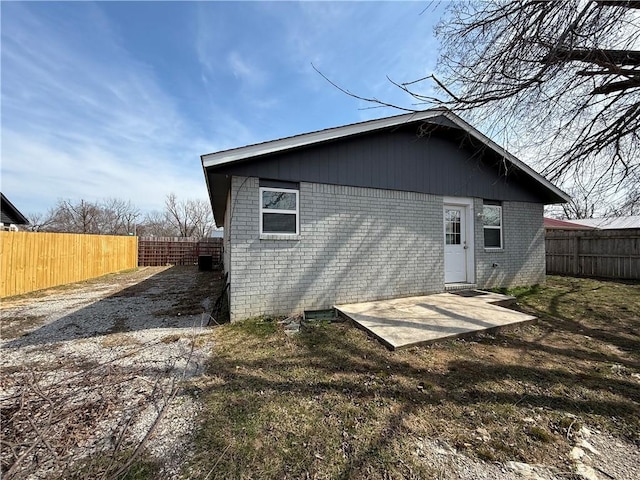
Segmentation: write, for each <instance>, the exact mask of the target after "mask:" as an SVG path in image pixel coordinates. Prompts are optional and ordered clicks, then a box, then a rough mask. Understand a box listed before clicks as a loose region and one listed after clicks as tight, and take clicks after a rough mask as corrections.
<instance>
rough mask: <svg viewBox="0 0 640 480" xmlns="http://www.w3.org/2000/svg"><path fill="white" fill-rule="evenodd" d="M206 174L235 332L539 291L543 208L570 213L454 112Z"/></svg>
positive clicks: (229, 157)
mask: <svg viewBox="0 0 640 480" xmlns="http://www.w3.org/2000/svg"><path fill="white" fill-rule="evenodd" d="M201 160H202V166H203V169H204V173H205V178H206V182H207V187H208V190H209V196H210V200H211V204H212V207H213V212H214V217H215V221H216V224H217V225H218V226H223V227H224V240H223V242H224V269H225V271H226V273H227V274H228V282H229V285H228V288H229V302H230V312H231V320H232V321H234V320H239V319H243V318H247V317H251V316H256V315H262V314H269V315H278V314H281V315H286V314H289V313H292V312H299V311H302V310H310V309H324V308H330V307H332V306H333V305H334V304H341V303H350V302H360V301H370V300H379V299H388V298H396V297H406V296H413V295H422V294H427V293H435V292H442V291H445V290H447V289H457V288H472V287H480V288H489V287H506V286H513V285H528V284H536V283H540V282H543V281H544V277H545V247H544V228H543V222H542V218H543V206H544V205H545V204H553V203H562V202H566V201H568V200H569V197H568V195H567V194H566V193H564V192H562V191H561V190H559V189H558V188H557V187H555V186H554V185H552V184H551V183H550V182H549V181H547V180H546V179H545V178H543V177H542V176H540V175H539V174H537V173H536V172H534V171H533V170H532V169H531V168H529V167H528V166H527V165H525V164H524V163H522V162H521V161H519V160H518V159H517V158H515V157H514V156H513V155H511V154H509V153H508V152H506V151H505V150H503V149H502V148H501V147H499V146H498V145H497V144H495V143H494V142H493V141H491V140H490V139H489V138H487V137H486V136H484V135H483V134H481V133H480V132H479V131H477V130H476V129H475V128H473V127H472V126H471V125H469V124H468V123H466V122H464V121H463V120H462V119H460V118H459V117H458V116H456V115H455V114H453V113H452V112H450V111H449V110H446V109H435V110H427V111H423V112H419V113H410V114H404V115H398V116H393V117H388V118H381V119H377V120H371V121H366V122H361V123H355V124H352V125H346V126H342V127H337V128H330V129H326V130H321V131H317V132H312V133H307V134H303V135H297V136H293V137H288V138H282V139H279V140H274V141H269V142H264V143H259V144H255V145H249V146H246V147H241V148H235V149H231V150H225V151H221V152H216V153H210V154H207V155H203V156H202V157H201Z"/></svg>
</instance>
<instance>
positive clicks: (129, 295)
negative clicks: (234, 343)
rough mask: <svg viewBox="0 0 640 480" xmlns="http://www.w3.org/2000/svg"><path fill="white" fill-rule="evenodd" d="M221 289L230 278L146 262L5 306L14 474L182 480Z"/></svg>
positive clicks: (10, 470)
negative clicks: (197, 381)
mask: <svg viewBox="0 0 640 480" xmlns="http://www.w3.org/2000/svg"><path fill="white" fill-rule="evenodd" d="M219 288H220V273H219V272H199V271H198V270H197V268H196V267H145V268H141V269H138V270H136V271H133V272H127V273H124V274H117V275H109V276H106V277H102V278H100V279H95V280H92V281H89V282H84V283H80V284H74V285H71V286H65V287H58V288H53V289H49V290H46V291H41V292H36V293H33V294H30V295H25V296H21V297H13V298H10V299H5V300H3V301H2V303H1V305H0V313H1V318H2V321H1V325H2V330H1V337H2V339H1V341H0V350H1V357H0V367H1V368H2V376H1V379H0V407H1V408H2V440H3V442H2V474H3V475H2V476H3V478H6V479H9V478H15V479H21V478H33V479H39V478H56V477H65V478H95V477H97V476H98V475H103V474H104V478H111V477H117V476H121V474H122V473H123V469H124V468H130V471H131V470H133V471H136V470H137V471H139V472H140V474H147V475H148V473H149V472H150V471H153V472H154V474H157V475H159V477H162V478H169V477H172V476H176V475H178V466H179V464H180V462H181V459H182V457H183V455H184V454H185V449H186V447H187V445H188V442H189V439H190V438H191V434H192V431H193V428H194V419H195V416H196V414H197V412H198V409H199V406H198V402H197V400H196V398H195V397H194V395H193V394H192V392H188V391H185V388H184V385H185V382H184V380H185V379H187V378H190V377H193V376H195V375H198V374H199V373H201V372H202V369H203V365H204V362H205V360H206V359H207V358H208V355H209V352H210V351H211V348H212V343H211V340H210V337H209V336H208V334H207V332H209V329H207V328H206V325H207V324H208V323H210V315H209V313H210V312H211V309H212V305H213V303H214V302H215V300H216V297H217V295H218V294H219Z"/></svg>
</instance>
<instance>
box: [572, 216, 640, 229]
mask: <svg viewBox="0 0 640 480" xmlns="http://www.w3.org/2000/svg"><path fill="white" fill-rule="evenodd" d="M566 221H567V222H570V223H575V224H577V225H583V226H585V227H592V228H597V229H599V230H618V229H624V228H640V215H632V216H629V217H605V218H585V219H581V220H566Z"/></svg>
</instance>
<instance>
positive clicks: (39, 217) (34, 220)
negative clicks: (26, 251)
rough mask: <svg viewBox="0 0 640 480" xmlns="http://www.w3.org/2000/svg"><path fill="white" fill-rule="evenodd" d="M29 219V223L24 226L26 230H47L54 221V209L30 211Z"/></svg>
mask: <svg viewBox="0 0 640 480" xmlns="http://www.w3.org/2000/svg"><path fill="white" fill-rule="evenodd" d="M27 220H29V225H25V226H24V229H25V230H27V231H29V232H45V231H47V230H48V228H49V226H50V225H51V224H52V222H53V211H52V210H49V211H48V212H47V213H40V212H36V213H30V214H29V215H27Z"/></svg>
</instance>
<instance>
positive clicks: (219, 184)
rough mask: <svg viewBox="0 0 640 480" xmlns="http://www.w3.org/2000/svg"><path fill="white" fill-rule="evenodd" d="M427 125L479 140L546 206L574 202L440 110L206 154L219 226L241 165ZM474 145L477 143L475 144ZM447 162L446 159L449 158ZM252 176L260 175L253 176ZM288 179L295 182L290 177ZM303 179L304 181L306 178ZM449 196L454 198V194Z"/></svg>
mask: <svg viewBox="0 0 640 480" xmlns="http://www.w3.org/2000/svg"><path fill="white" fill-rule="evenodd" d="M424 124H428V125H430V126H432V127H434V128H439V129H441V130H455V131H457V132H462V133H464V134H465V135H466V136H467V137H470V140H471V141H472V143H474V142H473V140H475V141H476V142H478V141H479V142H480V143H481V145H484V146H486V147H488V149H489V150H490V151H492V152H493V155H494V156H495V157H496V158H499V159H500V162H499V163H500V164H501V165H502V171H503V172H504V171H505V170H506V167H509V166H510V167H511V170H513V171H517V172H519V173H518V174H517V175H516V176H518V175H519V181H520V182H522V183H526V184H527V189H528V190H530V191H535V195H537V196H538V197H539V198H541V199H543V201H544V203H563V202H567V201H569V200H570V197H569V196H568V195H567V194H566V193H564V192H563V191H562V190H560V189H559V188H557V187H556V186H555V185H553V184H552V183H551V182H549V181H548V180H547V179H545V178H544V177H543V176H541V175H539V174H538V173H536V172H535V171H534V170H533V169H531V167H529V166H528V165H526V164H525V163H523V162H522V161H520V160H519V159H517V158H516V157H515V156H513V155H512V154H510V153H509V152H507V151H506V150H505V149H503V148H502V147H500V146H499V145H498V144H496V143H495V142H494V141H493V140H491V139H490V138H488V137H487V136H485V135H484V134H482V133H481V132H479V131H478V130H477V129H475V128H474V127H472V126H471V125H469V124H468V123H467V122H465V121H464V120H462V119H461V118H460V117H458V116H457V115H455V114H454V113H452V112H451V111H449V110H448V109H442V108H438V109H432V110H425V111H421V112H415V113H408V114H403V115H396V116H393V117H386V118H380V119H376V120H369V121H366V122H360V123H354V124H350V125H345V126H342V127H335V128H328V129H325V130H320V131H316V132H311V133H305V134H301V135H296V136H293V137H287V138H281V139H278V140H273V141H268V142H263V143H258V144H254V145H248V146H245V147H240V148H234V149H230V150H224V151H220V152H215V153H209V154H206V155H202V156H201V160H202V166H203V169H204V171H205V178H206V180H207V185H208V188H209V195H210V198H211V203H212V206H213V210H214V216H215V218H216V223H217V224H218V225H221V224H222V219H223V217H224V208H225V204H226V201H227V193H228V190H229V177H230V176H231V175H239V174H240V173H238V167H237V166H238V165H241V164H244V163H246V162H255V161H257V160H262V159H268V158H273V156H274V155H278V154H280V155H284V154H286V153H288V152H291V151H293V150H296V151H299V150H301V149H309V148H313V147H317V146H321V145H326V144H328V143H331V142H336V141H341V140H346V139H348V138H355V137H357V136H361V135H364V134H370V133H372V132H376V131H383V130H386V131H390V130H394V129H395V130H397V129H400V128H402V127H405V126H409V125H424ZM474 145H476V144H475V143H474ZM475 148H476V149H478V148H479V147H477V146H475ZM443 160H446V158H445V159H443ZM232 167H233V168H235V171H233V168H232ZM514 167H515V168H514ZM276 170H277V169H276ZM247 171H255V169H254V170H250V169H248V168H245V169H244V170H243V172H244V174H245V175H247V174H248V173H247ZM520 172H521V173H520ZM250 176H258V175H257V174H251V175H250ZM286 180H295V179H292V178H287V179H286ZM299 180H302V181H304V180H303V179H299ZM328 183H331V182H328ZM346 184H349V183H346ZM356 186H362V185H356ZM426 193H436V192H426ZM448 194H450V195H452V194H453V193H448Z"/></svg>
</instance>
